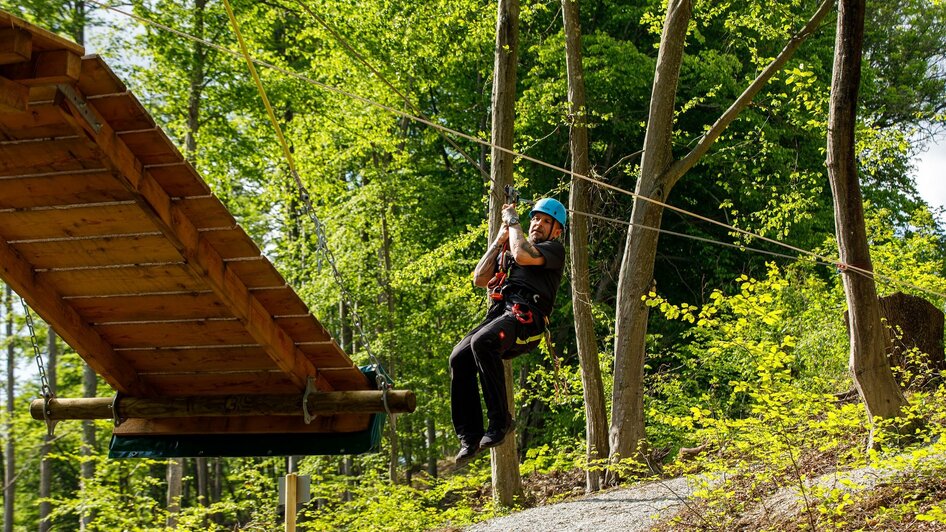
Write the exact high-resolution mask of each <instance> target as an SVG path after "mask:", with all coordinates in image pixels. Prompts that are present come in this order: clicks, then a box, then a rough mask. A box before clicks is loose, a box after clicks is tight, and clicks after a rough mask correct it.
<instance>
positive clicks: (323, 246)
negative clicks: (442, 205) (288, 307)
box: [223, 0, 394, 425]
mask: <svg viewBox="0 0 946 532" xmlns="http://www.w3.org/2000/svg"><path fill="white" fill-rule="evenodd" d="M223 5H224V7H225V8H226V10H227V16H228V17H229V18H230V23H231V24H232V26H233V32H234V34H235V35H236V38H237V41H238V42H239V44H240V50H241V51H242V55H243V58H244V59H245V60H246V64H247V67H248V68H249V70H250V75H251V76H252V77H253V81H254V82H255V83H256V88H257V90H258V91H259V95H260V97H261V98H262V100H263V105H264V106H265V107H266V112H267V114H268V115H269V120H270V122H272V125H273V129H274V130H275V131H276V138H277V139H278V140H279V145H280V147H281V148H282V151H283V155H284V156H285V158H286V163H287V164H288V165H289V173H290V174H291V175H292V177H293V179H294V180H295V182H296V186H298V187H299V193H300V195H301V196H302V200H303V202H304V204H305V207H306V211H307V213H308V214H309V217H310V218H311V219H312V222H313V224H314V225H315V228H316V238H317V241H318V249H319V251H321V252H322V254H323V255H324V256H325V258H326V260H327V262H328V263H329V266H330V268H331V270H332V275H333V276H334V278H335V281H336V283H337V284H338V286H339V290H340V291H341V293H342V297H343V298H344V300H345V301H348V302H351V301H353V298H352V297H351V295H350V294H349V293H348V290H347V288H346V287H345V283H344V280H343V279H342V274H341V272H340V271H339V270H338V267H337V266H336V264H335V257H334V255H333V254H332V250H331V249H330V248H329V247H328V243H327V238H326V236H325V230H324V228H323V225H322V222H321V220H319V217H318V215H317V214H316V213H315V208H314V207H313V206H312V202H311V200H310V198H309V193H308V190H306V188H305V185H304V184H303V183H302V179H301V178H300V177H299V173H298V172H297V171H296V165H295V160H294V159H293V157H292V150H290V149H289V144H288V143H287V142H286V137H285V136H284V135H283V132H282V128H281V127H280V126H279V122H278V121H277V120H276V113H275V112H274V111H273V106H272V104H271V103H270V101H269V97H268V96H267V95H266V90H265V88H264V87H263V82H262V81H261V80H260V77H259V73H258V72H257V71H256V67H255V66H254V65H253V61H252V60H251V58H250V55H249V51H248V50H247V47H246V42H245V41H244V40H243V34H242V33H241V32H240V27H239V25H238V24H237V20H236V15H234V13H233V9H232V8H231V7H230V2H229V0H223ZM352 307H353V308H352V309H351V310H350V312H351V315H352V321H353V322H354V324H355V328H356V330H357V331H358V335H359V336H360V337H361V341H362V344H363V345H362V347H363V349H364V350H365V352H366V353H367V354H368V357H369V359H370V360H371V362H372V363H373V364H374V365H375V368H376V381H377V382H376V384H377V387H378V388H380V389H381V390H382V391H383V392H384V394H383V395H382V398H383V399H384V408H385V410H386V411H387V414H388V416H389V417H390V418H391V420H392V421H391V423H392V425H393V424H394V415H393V414H392V413H391V411H390V409H389V408H388V403H387V391H388V389H389V388H390V382H389V380H388V379H387V378H386V375H384V370H383V369H382V367H381V362H380V361H379V360H378V358H377V357H375V355H374V353H372V351H371V346H370V343H369V342H368V335H367V334H365V331H364V327H363V326H362V324H361V318H360V317H359V316H358V314H357V312H356V310H355V309H354V306H353V305H352Z"/></svg>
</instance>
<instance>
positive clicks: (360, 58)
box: [296, 0, 493, 181]
mask: <svg viewBox="0 0 946 532" xmlns="http://www.w3.org/2000/svg"><path fill="white" fill-rule="evenodd" d="M296 3H297V4H299V6H300V7H302V9H304V10H305V12H306V13H308V14H309V16H310V17H312V18H314V19H315V20H316V22H318V23H319V24H321V25H322V27H323V28H325V31H327V32H329V33H330V34H331V35H332V37H334V38H335V40H336V41H338V42H339V43H341V45H342V46H344V47H345V49H346V50H348V52H349V53H351V54H352V55H353V56H354V57H355V59H357V60H358V62H360V63H361V64H362V65H364V66H365V68H367V69H368V70H370V71H371V73H372V74H374V75H375V76H376V77H377V78H378V79H379V80H380V81H381V82H382V83H384V84H385V85H387V86H388V88H389V89H391V91H393V92H394V94H397V95H398V97H400V98H401V100H403V101H404V103H405V104H406V105H407V106H408V107H410V108H411V110H412V111H414V113H415V114H416V115H417V116H419V117H422V118H424V119H426V120H430V118H428V117H426V116H424V113H423V112H421V110H420V109H419V108H418V107H417V106H416V105H414V102H412V101H411V99H410V98H408V97H407V96H405V95H404V94H403V93H402V92H401V91H399V90H398V89H397V87H395V86H394V84H393V83H391V82H390V81H388V79H387V78H386V77H384V75H383V74H381V72H379V71H378V69H376V68H375V67H374V66H372V65H371V63H369V62H368V60H367V59H365V58H364V56H362V55H361V54H360V53H358V51H357V50H355V47H354V46H352V45H351V44H350V43H349V42H348V40H347V39H345V37H343V36H342V35H341V34H340V33H339V32H338V31H337V30H336V29H335V28H333V27H332V26H331V25H329V23H328V22H326V21H325V19H324V18H322V17H321V16H319V15H318V14H317V13H316V12H315V11H313V10H312V9H311V8H310V7H309V6H308V5H306V3H305V2H304V1H303V0H296ZM437 133H440V136H441V137H442V138H443V140H445V141H446V142H447V143H449V144H450V147H452V148H453V149H455V150H457V152H458V153H459V154H460V155H462V156H463V158H464V159H466V162H468V163H470V164H471V165H473V167H474V168H476V169H477V170H479V171H480V175H482V176H483V177H485V178H486V179H489V180H490V181H492V180H493V178H492V177H490V175H489V172H487V171H486V169H485V168H483V167H482V166H480V164H479V163H478V162H476V161H475V160H473V158H472V157H470V155H469V154H468V153H467V152H466V151H464V150H463V148H461V147H460V146H459V145H458V144H457V143H456V142H454V141H453V139H451V138H450V137H448V136H447V134H446V132H444V131H442V130H439V129H438V130H437Z"/></svg>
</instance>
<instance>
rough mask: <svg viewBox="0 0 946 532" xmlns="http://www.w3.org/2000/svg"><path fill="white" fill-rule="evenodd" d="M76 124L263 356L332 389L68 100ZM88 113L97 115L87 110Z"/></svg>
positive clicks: (135, 165)
mask: <svg viewBox="0 0 946 532" xmlns="http://www.w3.org/2000/svg"><path fill="white" fill-rule="evenodd" d="M67 105H68V106H69V110H70V112H71V113H72V116H73V117H75V118H74V120H75V121H76V124H77V126H78V127H81V128H83V129H84V130H85V132H86V134H87V135H88V136H89V138H92V139H94V140H95V142H96V144H97V145H98V147H99V148H100V149H101V150H102V151H103V152H104V153H105V154H107V156H108V159H109V163H110V164H111V165H113V167H114V168H115V169H116V170H117V171H118V173H119V174H120V175H121V176H122V177H123V180H124V184H125V186H126V187H127V188H128V190H129V191H131V192H133V193H135V194H137V195H139V196H140V199H141V204H142V205H147V206H148V207H149V211H150V214H151V216H153V219H154V220H155V221H156V223H157V224H158V226H159V227H160V230H161V231H162V232H163V233H164V234H165V235H167V236H168V238H169V239H171V240H172V241H173V242H174V245H175V247H177V248H178V249H179V250H181V252H182V254H183V255H184V257H185V258H186V260H187V263H188V264H189V265H191V266H192V267H193V268H194V269H195V271H196V272H197V273H198V274H199V275H200V276H202V277H203V278H204V279H205V280H206V281H207V283H208V285H209V286H210V287H211V289H212V290H213V291H214V292H215V293H216V294H217V295H218V296H219V297H220V298H221V299H223V300H224V301H226V303H227V304H228V306H229V307H230V308H231V309H232V311H233V313H234V315H235V316H236V317H237V318H239V319H240V321H241V322H243V323H244V324H245V326H246V327H247V330H248V331H249V332H250V334H252V335H253V338H254V339H255V340H256V341H257V343H259V344H260V345H262V346H263V347H264V348H265V349H266V352H267V354H268V355H269V356H270V357H271V358H272V359H273V360H274V361H275V362H276V365H277V366H279V368H280V369H281V370H283V371H284V372H286V374H287V375H288V376H289V378H290V379H291V380H292V382H293V384H294V385H295V386H296V388H297V389H299V390H302V389H304V388H305V386H306V382H307V378H308V377H310V376H314V377H316V386H317V387H318V389H320V390H322V391H331V390H332V388H331V385H330V384H329V383H328V382H327V381H325V379H323V378H321V377H319V376H318V374H317V371H316V368H315V367H314V366H313V365H312V363H311V362H310V361H309V360H308V358H306V356H305V354H303V353H302V352H301V351H299V350H298V349H297V348H296V347H295V345H294V343H293V341H292V338H291V337H290V336H289V335H288V334H286V332H285V331H283V330H282V329H280V328H279V327H278V326H277V325H276V324H275V322H274V321H273V318H272V316H271V315H270V314H269V313H268V312H267V311H266V309H264V308H263V306H262V305H261V304H260V303H259V301H257V300H256V299H255V298H254V297H253V294H252V293H251V292H250V291H249V289H248V288H246V286H245V285H244V284H243V283H242V282H241V281H240V279H239V278H238V277H237V276H236V275H235V274H234V273H233V272H231V271H229V270H228V269H227V268H226V266H225V264H224V262H223V259H221V258H220V255H219V254H218V253H217V252H216V250H214V249H213V247H212V246H210V244H209V242H207V241H206V239H203V238H201V236H200V233H199V231H198V228H197V227H196V226H195V225H194V223H193V222H191V221H190V220H189V219H188V217H187V215H186V214H185V213H184V212H183V210H182V209H181V208H180V207H179V206H177V205H175V204H173V203H172V201H171V198H170V197H169V196H168V195H167V193H166V192H165V191H164V189H163V188H162V186H161V185H160V184H159V183H158V182H157V181H155V180H154V178H152V177H151V176H150V174H149V173H148V172H147V171H144V170H143V166H142V164H141V162H140V161H139V160H138V159H137V158H136V157H135V156H134V154H133V153H132V151H131V150H130V149H129V148H128V146H126V145H125V144H124V142H122V140H121V139H119V138H118V136H117V135H116V134H115V133H114V131H113V130H112V129H111V127H110V126H109V125H108V123H106V122H103V123H102V127H101V128H99V129H98V130H96V129H95V128H92V127H91V126H90V125H89V124H88V123H87V122H86V121H85V120H84V119H80V118H78V117H80V116H81V113H79V112H78V110H77V109H75V108H74V107H73V103H72V102H67ZM90 110H91V112H93V113H94V114H97V111H96V110H95V109H94V108H92V109H90Z"/></svg>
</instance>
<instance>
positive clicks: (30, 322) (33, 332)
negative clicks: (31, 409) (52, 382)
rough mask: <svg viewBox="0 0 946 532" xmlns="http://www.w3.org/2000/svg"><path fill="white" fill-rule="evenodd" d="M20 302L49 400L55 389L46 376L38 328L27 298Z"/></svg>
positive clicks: (40, 377) (44, 389) (21, 299)
mask: <svg viewBox="0 0 946 532" xmlns="http://www.w3.org/2000/svg"><path fill="white" fill-rule="evenodd" d="M20 303H22V304H23V315H25V316H26V326H27V327H28V328H29V330H30V343H31V344H33V356H34V357H35V358H36V369H37V370H39V380H40V384H41V386H42V393H43V397H44V398H45V399H47V400H48V399H50V398H52V397H53V396H54V394H53V389H52V388H51V387H50V386H49V379H48V378H47V377H46V366H45V365H43V355H42V353H40V350H39V342H37V341H36V328H35V327H34V326H33V316H32V314H30V307H29V306H28V305H27V304H26V300H25V299H23V298H22V297H21V298H20Z"/></svg>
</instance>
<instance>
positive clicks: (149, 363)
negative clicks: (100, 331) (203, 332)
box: [117, 345, 278, 374]
mask: <svg viewBox="0 0 946 532" xmlns="http://www.w3.org/2000/svg"><path fill="white" fill-rule="evenodd" d="M117 353H118V354H119V355H120V356H121V357H122V358H123V359H125V360H127V361H128V363H129V364H131V366H132V367H133V368H135V369H136V370H137V371H138V373H139V374H148V373H187V372H191V373H196V372H206V373H218V372H223V371H272V370H278V368H277V367H276V364H275V363H274V362H273V361H272V359H270V358H269V357H268V356H267V355H266V351H265V350H263V348H262V347H260V346H258V345H254V346H217V347H188V348H172V349H121V350H118V351H117Z"/></svg>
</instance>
